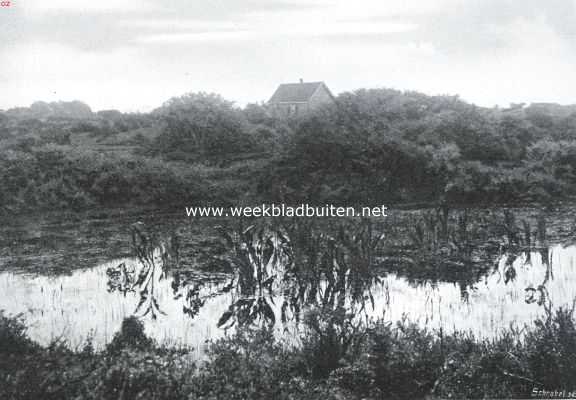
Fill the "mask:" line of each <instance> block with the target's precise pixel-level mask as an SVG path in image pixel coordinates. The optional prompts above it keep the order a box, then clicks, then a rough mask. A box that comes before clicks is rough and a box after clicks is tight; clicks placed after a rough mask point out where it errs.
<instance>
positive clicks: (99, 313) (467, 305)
mask: <svg viewBox="0 0 576 400" xmlns="http://www.w3.org/2000/svg"><path fill="white" fill-rule="evenodd" d="M248 233H250V235H251V236H250V237H249V238H245V239H248V240H252V239H253V238H254V237H256V238H262V241H260V239H258V240H256V241H253V242H252V244H253V245H254V248H253V249H249V246H248V247H246V248H245V250H246V251H245V256H246V257H247V258H246V260H245V261H247V262H248V260H251V261H250V268H249V269H248V271H250V272H251V273H252V274H253V275H252V276H253V277H255V280H254V281H251V280H250V279H248V277H247V276H244V277H242V276H240V275H239V274H238V273H236V274H234V275H224V274H214V273H211V274H201V273H198V272H195V273H193V272H187V273H175V274H173V275H172V276H170V275H166V274H164V273H163V272H162V268H159V267H158V266H159V265H161V263H159V262H158V258H161V257H162V256H161V254H160V253H157V254H156V255H155V256H154V257H156V259H154V264H153V265H154V266H155V269H153V270H151V271H150V270H147V273H144V271H146V266H145V265H143V264H142V263H141V262H140V261H138V260H135V259H122V260H118V261H116V262H113V263H107V264H103V265H100V266H99V267H96V268H93V269H89V270H78V271H75V272H73V273H72V274H71V275H69V276H58V277H46V276H30V275H18V274H14V273H9V272H4V273H0V291H1V293H2V294H3V295H2V297H1V298H0V309H4V310H6V312H7V313H11V314H17V313H23V315H24V317H25V318H26V320H27V321H28V324H29V326H30V330H29V334H30V336H31V337H32V338H33V339H34V340H37V341H38V342H40V343H43V344H47V343H49V342H50V341H51V340H53V339H55V338H63V339H65V340H67V341H68V342H69V343H70V345H71V346H72V347H77V346H81V345H82V344H83V342H84V340H85V339H86V338H88V337H92V338H93V341H94V345H95V347H97V348H102V347H103V345H104V344H105V343H107V342H108V341H109V340H110V339H111V337H112V335H113V334H114V333H115V332H116V331H117V330H118V329H119V328H120V325H121V322H122V319H123V318H124V317H126V316H129V315H133V314H134V313H137V314H138V315H142V316H143V315H146V317H145V318H143V321H144V323H145V326H146V332H147V334H149V335H150V336H151V337H153V338H154V339H156V340H157V341H158V342H160V343H164V344H170V345H187V346H191V347H193V348H195V349H197V350H198V351H199V352H201V351H202V349H203V348H204V346H205V341H206V340H208V339H216V338H218V337H221V336H222V335H224V334H225V330H224V329H219V328H218V327H217V326H218V324H219V323H220V325H222V326H223V327H229V326H230V325H231V324H232V321H236V323H240V322H241V319H242V318H248V319H250V318H252V317H250V315H255V316H256V317H255V318H263V321H264V322H266V323H269V322H270V321H271V320H274V321H277V323H276V326H277V329H278V331H279V332H282V329H283V328H284V327H285V326H287V327H292V326H294V324H295V323H297V321H296V319H295V316H294V315H293V314H292V317H294V318H291V317H290V315H289V314H290V313H288V309H289V308H290V307H292V305H291V304H289V303H290V302H294V303H295V304H297V306H298V307H306V306H307V304H312V303H314V302H316V304H320V306H325V307H337V306H338V305H339V304H342V302H349V303H351V302H354V301H355V300H354V296H356V295H357V297H356V301H357V303H356V304H358V307H359V308H357V310H360V309H362V310H363V311H362V313H364V314H365V315H366V316H367V317H381V316H382V315H385V317H386V318H387V319H390V320H396V319H400V318H402V316H403V315H407V316H408V317H409V318H410V319H412V320H414V321H417V322H418V323H420V324H421V325H426V326H429V327H431V328H439V327H443V328H444V330H445V331H446V330H452V329H458V330H470V331H472V332H474V333H475V334H477V335H479V336H484V337H491V336H494V335H497V334H498V333H499V331H500V330H501V329H502V328H507V327H509V326H510V324H515V325H516V326H517V327H522V325H523V324H524V323H528V322H531V321H532V320H533V319H534V318H535V317H536V316H538V315H542V314H543V312H544V310H543V307H539V306H538V304H542V305H546V304H554V306H559V305H563V304H566V303H570V304H571V303H572V299H573V297H574V295H575V293H574V288H575V287H576V274H575V273H574V259H575V256H576V247H573V246H572V247H567V248H563V247H562V246H555V247H552V248H551V250H550V251H549V252H548V250H540V251H535V252H532V253H531V254H526V253H519V254H516V255H515V256H514V257H513V259H512V260H511V258H510V257H509V254H506V255H504V256H502V257H501V259H500V261H499V263H498V269H497V271H495V272H494V273H493V274H491V275H488V276H487V277H485V278H484V279H483V280H482V281H481V282H479V283H477V284H476V285H475V286H474V287H473V288H468V291H467V293H468V294H467V301H462V287H461V286H460V285H458V284H454V283H442V282H438V283H426V284H420V285H415V284H414V283H410V282H409V281H408V280H407V279H405V278H403V277H401V276H398V275H395V274H388V275H383V276H380V277H378V278H377V279H376V278H373V279H372V280H371V283H370V286H369V291H365V290H358V291H356V292H355V290H354V287H355V286H357V287H361V286H362V285H360V284H359V283H358V282H359V281H358V280H355V279H354V278H353V275H354V271H351V269H350V267H346V265H348V266H349V265H351V259H349V258H348V257H350V255H349V254H348V253H345V252H344V249H342V248H340V249H337V248H334V247H330V245H329V243H330V238H329V237H328V236H327V237H326V238H325V239H322V240H325V242H324V243H325V244H326V245H327V247H326V249H327V252H332V253H331V254H333V255H334V258H333V259H332V261H331V263H334V260H337V262H336V263H335V264H333V265H337V266H338V268H340V269H339V270H336V271H334V270H330V269H325V270H318V271H315V272H314V273H316V274H321V276H322V280H321V281H320V282H321V283H320V284H318V285H312V284H311V282H313V281H316V278H317V276H315V278H314V279H308V278H306V277H305V276H303V275H300V274H297V273H296V272H295V271H294V270H293V268H297V265H300V266H301V267H302V270H303V271H306V265H305V264H298V263H289V265H291V266H292V267H291V268H285V267H284V270H282V269H279V270H277V269H274V268H273V265H276V263H277V262H278V261H272V260H284V261H286V259H283V257H291V259H293V260H297V259H298V257H300V256H301V255H299V254H295V253H285V254H284V253H282V252H280V253H278V254H276V256H272V255H271V253H270V249H268V250H267V246H266V245H264V244H265V243H266V242H267V241H268V240H272V241H274V240H282V239H279V238H275V237H274V236H271V235H270V232H266V231H259V230H258V229H255V230H253V231H251V232H248ZM254 235H255V236H254ZM243 242H244V244H245V242H246V240H238V241H237V243H238V244H239V245H240V247H242V246H243V245H241V243H243ZM359 242H360V241H359V240H356V242H355V243H359ZM257 243H260V245H257ZM352 243H354V241H352ZM351 246H352V245H351ZM287 248H288V247H287ZM338 252H340V253H338ZM347 254H348V255H347ZM350 254H355V257H360V256H361V253H353V252H351V253H350ZM356 261H359V260H358V259H356ZM283 265H285V264H283ZM321 265H322V264H321ZM245 267H246V268H248V264H247V265H246V266H245ZM255 267H256V268H255ZM510 268H514V271H515V272H514V274H513V275H514V277H513V278H512V277H511V273H510V272H508V271H509V270H510ZM254 274H256V275H254ZM257 274H260V278H258V276H257ZM142 276H144V278H143V279H141V277H142ZM507 276H508V278H507ZM272 277H274V279H271V278H272ZM256 278H258V279H256ZM139 280H141V282H140V284H138V285H135V283H136V282H138V281H139ZM254 282H261V284H260V283H259V284H256V285H255V284H254ZM281 282H285V283H287V286H283V285H281V284H280V283H281ZM338 287H345V288H347V290H346V293H349V294H348V295H347V296H348V297H343V295H342V293H344V292H343V291H340V290H336V288H338ZM141 288H144V289H145V290H144V292H145V293H146V296H147V297H146V298H147V299H148V300H147V301H150V302H152V299H154V301H153V302H152V304H153V306H152V308H149V307H150V305H149V304H142V305H141V303H142V293H141V292H140V290H141ZM354 293H356V295H354V296H352V295H351V294H354ZM360 294H362V295H360ZM262 298H264V299H265V301H266V302H267V304H268V306H269V309H268V310H267V311H265V312H267V313H268V314H269V315H267V316H260V314H259V313H258V312H256V311H255V310H257V307H258V302H259V301H262V300H260V299H262ZM245 299H250V300H251V303H250V308H248V306H245V305H244V304H248V303H247V302H244V303H241V304H238V303H239V302H240V301H242V300H245ZM362 299H364V300H365V301H364V302H362V301H361V300H362ZM349 303H346V305H347V306H348V305H349ZM365 303H366V304H368V305H369V306H366V307H362V305H363V304H364V305H365ZM526 303H534V304H526ZM242 307H246V308H244V309H243V308H242ZM238 309H240V310H245V309H247V310H248V311H247V312H246V311H241V312H240V313H237V312H236V310H238ZM148 310H149V311H148ZM160 311H161V312H160ZM235 312H236V314H234V313H235ZM242 312H244V314H242ZM226 313H232V315H230V316H229V317H228V318H224V317H223V316H224V315H228V314H226ZM250 313H253V314H250ZM272 314H273V315H272ZM296 314H297V313H296ZM152 315H155V316H156V318H151V316H152ZM224 319H226V320H225V321H224ZM279 321H286V323H285V324H282V323H278V322H279Z"/></svg>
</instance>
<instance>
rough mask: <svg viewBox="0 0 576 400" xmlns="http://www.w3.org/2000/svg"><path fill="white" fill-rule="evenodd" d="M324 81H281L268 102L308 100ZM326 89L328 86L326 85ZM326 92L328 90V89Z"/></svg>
mask: <svg viewBox="0 0 576 400" xmlns="http://www.w3.org/2000/svg"><path fill="white" fill-rule="evenodd" d="M320 86H324V87H326V85H325V84H324V82H300V83H283V84H281V85H280V86H278V89H276V91H275V92H274V94H273V95H272V97H271V98H270V100H269V101H268V102H269V103H298V102H306V101H308V100H310V97H312V95H313V94H314V92H316V90H317V89H318V88H319V87H320ZM326 90H328V88H327V87H326ZM328 92H330V91H329V90H328Z"/></svg>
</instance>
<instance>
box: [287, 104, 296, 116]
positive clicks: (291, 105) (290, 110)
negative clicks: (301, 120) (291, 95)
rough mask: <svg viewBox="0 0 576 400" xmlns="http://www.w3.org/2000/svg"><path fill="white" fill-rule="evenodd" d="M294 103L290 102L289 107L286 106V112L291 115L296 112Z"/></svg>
mask: <svg viewBox="0 0 576 400" xmlns="http://www.w3.org/2000/svg"><path fill="white" fill-rule="evenodd" d="M296 110H297V108H296V104H290V107H289V108H288V114H290V115H292V114H296Z"/></svg>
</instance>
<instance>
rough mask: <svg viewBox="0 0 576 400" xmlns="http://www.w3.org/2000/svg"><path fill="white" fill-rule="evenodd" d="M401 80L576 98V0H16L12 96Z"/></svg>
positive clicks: (28, 98)
mask: <svg viewBox="0 0 576 400" xmlns="http://www.w3.org/2000/svg"><path fill="white" fill-rule="evenodd" d="M299 78H303V79H304V80H305V81H316V80H323V81H325V82H326V83H327V84H328V86H329V87H330V88H331V89H332V91H333V92H334V93H339V92H342V91H348V90H353V89H356V88H362V87H366V88H372V87H392V88H396V89H401V90H418V91H422V92H424V93H428V94H458V95H460V96H461V97H462V98H463V99H465V100H468V101H471V102H474V103H476V104H479V105H483V106H493V105H496V104H498V105H502V106H506V105H508V104H509V103H510V102H528V103H529V102H533V101H550V102H559V103H563V104H572V103H576V0H353V1H350V0H346V1H345V0H154V1H152V0H150V1H147V0H12V4H11V6H10V7H3V8H0V109H2V108H4V109H5V108H10V107H14V106H22V105H29V104H30V103H31V102H33V101H35V100H44V101H53V100H74V99H77V100H82V101H85V102H86V103H88V104H89V105H90V106H91V107H92V108H93V109H95V110H100V109H108V108H117V109H120V110H123V111H148V110H150V109H152V108H155V107H157V106H159V105H160V104H161V103H162V102H164V101H165V100H167V99H168V98H169V97H171V96H175V95H180V94H183V93H186V92H196V91H207V92H216V93H219V94H222V95H223V96H224V97H226V98H228V99H230V100H234V101H236V102H237V103H238V104H239V105H244V104H246V103H247V102H259V101H266V100H267V99H268V98H269V97H270V96H271V95H272V92H273V91H274V90H275V88H276V86H277V85H278V84H279V83H282V82H294V81H298V79H299Z"/></svg>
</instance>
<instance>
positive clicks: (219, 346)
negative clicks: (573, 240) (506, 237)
mask: <svg viewBox="0 0 576 400" xmlns="http://www.w3.org/2000/svg"><path fill="white" fill-rule="evenodd" d="M573 311H574V310H565V309H558V310H557V311H556V312H555V313H551V314H549V315H548V317H546V318H544V319H542V320H537V321H535V323H534V325H533V326H531V327H529V328H528V330H527V332H526V333H525V337H524V340H520V334H519V332H515V331H508V332H506V333H504V334H503V335H502V336H501V337H500V338H499V339H496V340H492V341H487V340H477V339H474V338H473V337H472V336H470V335H467V334H462V333H454V334H451V335H445V334H443V333H442V332H431V331H427V330H424V329H422V328H419V327H417V326H416V325H413V324H411V323H409V322H408V321H400V322H398V323H397V324H396V325H392V324H390V323H387V322H384V321H375V322H373V323H371V324H370V325H368V326H364V327H357V326H354V325H353V324H352V323H351V316H350V315H348V314H346V312H345V311H344V310H339V311H337V312H334V313H330V314H322V313H318V312H314V311H311V312H309V313H308V315H307V317H306V319H305V320H304V323H305V326H306V328H305V329H304V330H303V333H302V335H301V341H302V344H303V345H302V346H301V347H293V346H289V345H287V344H285V343H282V342H279V341H278V340H277V339H275V338H274V335H273V334H272V332H271V331H270V330H269V329H266V328H263V329H254V328H253V329H249V328H246V329H244V330H240V331H238V332H237V333H235V334H234V335H231V336H229V337H226V338H224V339H221V340H219V341H217V342H215V343H213V344H212V345H211V346H210V350H209V352H208V357H207V360H206V361H205V362H201V363H197V364H195V363H193V362H192V361H190V357H189V354H188V352H187V350H185V349H179V350H176V349H167V348H161V347H158V346H156V345H155V344H154V343H153V341H152V340H150V339H149V338H147V337H146V335H145V334H144V331H143V327H142V324H141V323H140V322H139V321H138V320H137V319H136V318H134V317H131V318H128V319H125V320H124V323H123V324H122V329H121V331H120V332H118V333H117V334H116V336H115V337H114V339H113V340H112V342H111V343H110V344H109V345H108V347H107V349H106V350H104V351H102V352H94V350H93V349H92V346H91V344H90V342H87V343H86V345H85V347H84V348H83V349H79V350H78V351H71V350H69V349H67V348H66V347H65V346H64V345H63V344H62V343H58V342H55V343H53V344H52V345H51V346H49V347H48V348H41V347H39V346H37V345H35V344H34V343H33V342H31V341H30V340H29V339H28V338H27V336H26V328H25V326H24V325H23V324H22V322H21V321H20V320H19V319H18V318H12V317H8V316H5V315H3V314H0V383H1V384H0V396H1V397H2V398H4V399H34V400H36V399H45V400H50V399H59V400H60V399H76V398H83V399H114V400H116V399H125V400H132V399H144V398H145V399H272V398H273V399H317V398H320V397H322V398H325V399H342V398H347V399H383V398H386V399H390V398H392V399H414V398H425V397H427V398H430V397H429V396H433V397H435V396H437V397H439V398H511V397H519V398H520V397H521V398H528V397H530V394H531V393H532V391H533V390H541V389H545V390H546V389H547V390H566V391H571V390H572V391H573V390H575V389H576V384H575V382H574V379H573V378H574V376H575V374H576V327H575V320H574V317H573ZM433 397H432V398H433Z"/></svg>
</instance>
